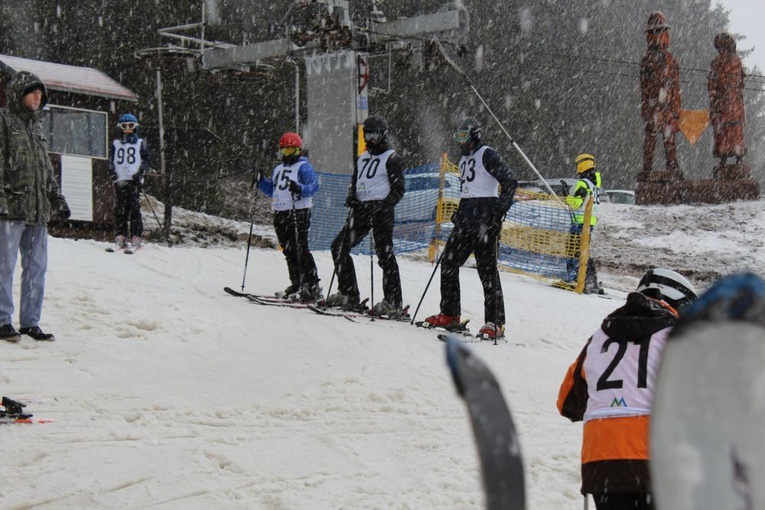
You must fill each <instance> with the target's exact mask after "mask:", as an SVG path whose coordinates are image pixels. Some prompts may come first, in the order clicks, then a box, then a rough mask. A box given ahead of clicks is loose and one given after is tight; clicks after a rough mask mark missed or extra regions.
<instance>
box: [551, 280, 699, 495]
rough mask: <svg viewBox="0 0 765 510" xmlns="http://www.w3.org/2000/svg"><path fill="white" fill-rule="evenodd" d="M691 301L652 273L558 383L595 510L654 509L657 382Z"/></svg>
mask: <svg viewBox="0 0 765 510" xmlns="http://www.w3.org/2000/svg"><path fill="white" fill-rule="evenodd" d="M696 297H697V295H696V291H695V290H694V288H693V285H692V284H691V283H690V282H689V281H688V280H687V279H686V278H684V277H683V276H682V275H680V274H678V273H676V272H675V271H670V270H668V269H658V268H657V269H651V270H650V271H648V272H647V273H646V274H645V275H643V278H642V279H641V280H640V283H639V284H638V287H637V291H636V292H632V293H630V294H629V295H628V296H627V302H626V304H625V305H624V306H622V307H621V308H619V309H617V310H615V311H613V312H612V313H611V314H610V315H608V316H607V317H606V318H605V319H604V320H603V323H602V324H601V326H600V329H598V330H597V331H596V332H595V333H594V334H593V335H592V336H591V337H590V339H589V340H588V341H587V344H586V345H585V346H584V349H582V352H581V353H580V354H579V357H578V358H577V360H576V361H575V362H574V363H573V364H572V365H571V366H570V367H569V369H568V373H567V374H566V377H565V379H564V380H563V384H561V387H560V392H559V394H558V402H557V406H558V411H559V412H560V414H561V415H563V416H565V417H566V418H568V419H570V420H571V421H574V422H576V421H582V420H584V432H583V441H582V487H581V491H582V494H585V495H586V494H592V495H593V498H594V499H595V506H596V508H598V509H599V510H620V509H638V510H640V509H642V510H646V509H652V508H653V503H652V497H651V479H650V476H649V470H648V461H649V449H648V428H649V424H650V416H651V412H652V409H653V396H654V389H655V384H656V376H657V374H658V370H659V363H660V361H661V356H662V353H663V351H664V347H665V345H666V341H667V337H668V336H669V333H670V331H671V329H672V328H673V327H674V325H675V323H676V322H677V317H678V312H679V311H680V310H681V309H683V308H685V307H686V306H688V305H689V304H690V303H691V302H692V301H693V300H694V299H696Z"/></svg>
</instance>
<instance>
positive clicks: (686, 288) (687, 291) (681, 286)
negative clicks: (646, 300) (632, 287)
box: [637, 268, 699, 310]
mask: <svg viewBox="0 0 765 510" xmlns="http://www.w3.org/2000/svg"><path fill="white" fill-rule="evenodd" d="M637 291H638V292H640V293H642V294H645V295H646V296H648V297H652V298H656V299H663V300H664V301H666V302H667V303H669V304H670V306H672V308H674V309H676V310H680V309H682V308H685V307H686V306H688V305H690V304H691V303H692V302H693V301H694V300H695V299H696V298H697V297H699V296H698V295H697V294H696V289H694V288H693V284H692V283H691V282H690V281H688V279H687V278H686V277H684V276H683V275H681V274H680V273H676V272H675V271H671V270H669V269H662V268H654V269H650V270H648V271H647V272H646V273H645V274H644V275H643V277H642V278H641V279H640V283H639V284H638V287H637Z"/></svg>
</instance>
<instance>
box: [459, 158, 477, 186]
mask: <svg viewBox="0 0 765 510" xmlns="http://www.w3.org/2000/svg"><path fill="white" fill-rule="evenodd" d="M474 179H475V158H468V159H466V160H465V161H463V162H462V164H461V165H460V181H461V182H462V183H463V184H464V183H465V181H467V182H473V180H474Z"/></svg>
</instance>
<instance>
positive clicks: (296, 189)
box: [290, 181, 303, 200]
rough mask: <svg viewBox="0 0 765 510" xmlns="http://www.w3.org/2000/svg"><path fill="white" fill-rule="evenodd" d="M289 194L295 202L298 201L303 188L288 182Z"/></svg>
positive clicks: (293, 182)
mask: <svg viewBox="0 0 765 510" xmlns="http://www.w3.org/2000/svg"><path fill="white" fill-rule="evenodd" d="M290 193H292V197H293V198H294V199H295V200H300V198H301V197H302V196H303V188H302V187H301V186H300V184H298V183H296V182H295V181H290Z"/></svg>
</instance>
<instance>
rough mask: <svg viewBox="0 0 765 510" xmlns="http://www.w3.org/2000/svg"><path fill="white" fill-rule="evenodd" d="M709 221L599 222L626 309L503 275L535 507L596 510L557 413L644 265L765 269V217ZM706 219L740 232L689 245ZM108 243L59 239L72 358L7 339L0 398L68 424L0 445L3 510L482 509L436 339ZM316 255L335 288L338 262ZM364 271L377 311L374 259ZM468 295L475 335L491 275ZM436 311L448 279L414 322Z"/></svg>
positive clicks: (28, 431)
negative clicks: (263, 302)
mask: <svg viewBox="0 0 765 510" xmlns="http://www.w3.org/2000/svg"><path fill="white" fill-rule="evenodd" d="M705 209H706V211H699V210H696V209H693V208H682V207H681V208H657V209H653V208H628V207H626V206H621V207H620V206H616V205H610V206H607V207H603V210H602V214H601V216H602V218H603V219H602V221H601V222H600V223H599V227H598V229H599V232H598V234H597V235H596V238H595V243H596V246H599V248H598V257H599V258H601V260H602V259H608V260H611V261H617V262H616V263H614V264H612V265H609V268H608V271H601V272H602V273H603V275H602V276H603V280H604V281H605V282H606V286H607V287H608V288H609V294H610V295H611V299H604V298H602V297H597V296H586V295H585V296H578V295H575V294H573V293H570V292H566V291H563V290H558V289H554V288H551V287H547V286H545V285H543V284H541V283H539V282H536V281H532V280H529V279H525V278H523V277H518V276H514V275H510V274H503V275H502V282H503V286H504V290H505V298H506V306H507V312H508V325H507V328H508V335H509V337H510V340H511V344H509V345H500V346H493V345H487V344H478V345H475V349H476V350H477V352H478V354H479V356H481V357H482V358H483V360H484V361H485V362H486V363H487V365H488V366H489V367H490V368H491V369H492V370H493V371H494V372H495V374H496V375H497V377H498V379H499V381H500V384H501V385H502V387H503V389H504V391H505V395H506V398H507V400H508V402H509V404H510V406H511V408H512V410H513V413H514V416H515V420H516V424H517V426H518V429H519V432H520V436H521V442H522V447H523V455H524V462H525V465H526V468H527V487H528V493H529V503H528V508H533V509H535V510H547V509H550V510H552V509H555V510H558V509H561V508H578V507H580V506H581V503H582V499H581V496H580V495H579V493H578V489H579V449H580V441H581V426H580V425H575V424H571V423H569V422H568V421H567V420H565V419H563V418H561V417H560V416H558V414H557V412H556V409H555V399H556V396H557V391H558V386H559V384H560V382H561V380H562V378H563V375H564V373H565V370H566V368H567V367H568V365H569V363H571V362H572V361H573V360H574V358H575V357H576V355H577V354H578V352H579V350H580V349H581V347H582V346H583V345H584V342H585V341H586V339H587V338H588V336H589V335H590V333H591V332H592V331H593V330H594V329H595V328H596V327H597V325H598V324H599V322H600V320H601V319H602V317H603V316H605V315H606V314H607V313H609V312H610V311H611V310H613V309H614V308H616V307H618V306H620V305H621V303H622V301H621V300H622V299H623V297H624V295H625V294H624V293H623V292H622V291H623V290H629V289H631V288H633V287H634V285H635V283H636V279H635V278H634V274H633V273H634V272H635V268H638V267H643V266H647V265H651V263H652V261H656V262H657V263H658V264H659V265H666V266H668V267H674V268H677V267H679V268H680V269H692V270H693V271H697V272H698V273H699V274H700V273H702V272H706V273H709V274H715V273H726V272H727V271H728V269H733V268H737V267H741V266H737V265H735V264H734V263H733V259H730V258H727V257H728V255H727V254H729V253H736V254H739V255H738V256H737V257H735V259H736V260H739V261H741V262H742V264H743V265H747V266H748V264H749V263H751V265H750V266H748V267H749V268H750V269H754V270H758V269H759V268H761V267H762V264H761V263H762V259H763V254H762V242H761V236H760V238H757V232H760V231H762V229H763V228H764V226H763V225H764V224H763V218H762V204H761V203H754V204H737V205H735V206H715V207H711V208H709V207H707V208H705ZM179 217H180V215H179ZM693 217H695V218H696V222H701V218H707V221H708V222H711V221H712V220H713V219H715V218H722V219H720V220H716V221H718V222H719V223H720V224H721V225H723V226H724V228H722V230H720V231H719V232H714V233H713V232H709V231H705V230H703V228H702V227H701V226H697V227H691V225H693V224H694V220H693V219H692V218H693ZM179 221H180V220H179ZM670 222H674V223H675V224H676V225H678V229H675V230H673V229H670V228H669V227H668V225H669V224H670ZM657 224H658V225H662V227H661V229H659V228H658V227H656V228H654V229H651V228H649V226H651V225H657ZM706 224H708V223H704V225H706ZM240 227H241V225H239V226H234V227H232V228H234V230H236V229H238V228H240ZM244 227H245V229H246V227H247V225H245V226H244ZM734 227H735V229H736V230H734ZM684 229H685V230H684ZM671 230H673V231H671ZM683 231H685V232H686V233H685V234H683V233H682V232H683ZM262 235H263V236H264V237H268V233H267V232H263V233H262ZM726 240H727V241H726ZM598 243H601V244H600V245H598ZM224 244H225V243H224ZM228 244H235V243H234V242H233V241H231V242H230V243H228ZM106 246H107V245H106V244H105V243H98V242H94V241H74V240H65V239H53V238H52V239H51V240H50V263H49V272H48V284H47V289H46V301H45V309H44V316H43V322H42V326H43V328H44V329H46V330H50V331H51V332H53V333H55V334H56V336H57V341H56V342H54V343H35V342H34V341H32V340H31V339H29V338H25V339H24V340H23V341H22V343H20V344H16V345H12V344H7V343H4V342H3V343H0V393H2V394H3V395H8V396H11V397H17V398H27V399H30V400H32V401H33V403H32V404H31V405H30V408H31V411H32V412H34V413H35V414H36V415H37V416H39V417H46V418H52V419H54V420H55V422H54V423H51V424H45V425H31V426H22V425H14V426H5V427H2V428H0V449H1V450H2V451H3V452H4V453H3V456H4V461H3V462H2V463H0V479H2V481H3V483H2V484H0V508H4V509H5V508H29V507H34V508H46V509H47V508H50V509H54V508H55V509H68V508H163V509H170V508H177V509H181V508H183V509H188V508H199V509H207V508H242V509H245V508H247V509H250V508H258V509H261V508H262V509H319V508H322V509H323V508H327V509H335V508H349V509H350V508H354V509H355V508H397V509H403V508H411V509H423V508H439V509H441V508H454V509H457V508H480V507H481V506H482V504H483V499H482V498H483V496H482V492H481V484H480V479H479V472H478V463H477V459H476V456H475V450H474V446H473V443H472V437H471V432H470V428H469V422H468V418H467V412H466V409H465V407H464V405H463V404H462V402H461V401H460V400H459V399H458V398H457V395H456V393H455V391H454V389H453V387H452V382H451V380H450V376H449V374H448V371H447V369H446V365H445V362H444V346H443V344H442V343H440V342H438V341H437V340H436V339H435V334H434V333H432V332H427V331H424V330H420V329H417V328H414V327H411V326H408V325H407V324H403V323H389V322H382V321H375V322H369V321H362V322H360V323H351V322H348V321H345V320H343V319H338V318H332V317H324V316H318V315H315V314H313V313H311V312H309V311H307V310H293V309H287V308H274V307H264V306H258V305H255V304H252V303H250V302H247V301H246V300H244V299H241V298H234V297H231V296H228V295H226V294H225V293H223V291H222V288H223V287H224V286H231V287H234V288H237V289H238V288H240V286H241V282H242V276H243V265H244V260H245V250H244V247H243V246H241V243H239V246H238V247H229V246H223V247H217V248H202V247H200V246H198V245H197V244H194V243H190V244H188V245H184V246H180V247H174V248H168V247H165V246H161V245H158V244H149V245H148V246H147V248H145V249H144V250H142V251H141V252H139V253H138V254H137V255H135V256H132V257H131V256H127V255H122V254H108V253H105V252H104V248H105V247H106ZM604 246H613V248H611V250H613V251H614V252H615V251H616V247H618V249H619V253H609V254H608V255H605V254H604V253H603V252H602V248H603V247H604ZM316 259H317V264H318V265H319V271H320V275H321V277H322V278H323V284H324V285H325V286H326V285H328V283H329V279H330V276H331V274H332V265H331V260H330V257H329V254H328V253H317V254H316ZM672 262H676V264H674V263H672ZM757 264H759V266H757ZM400 266H401V271H402V280H403V286H404V296H405V299H406V301H407V302H409V303H411V304H412V305H416V303H417V301H418V300H419V298H420V295H421V294H422V291H423V289H424V288H425V284H426V282H427V280H428V278H429V276H430V274H431V271H432V266H431V265H430V264H428V263H426V262H421V261H418V260H416V258H408V257H402V258H401V260H400ZM356 267H357V270H358V273H359V280H360V285H361V287H362V292H363V293H365V294H368V293H369V259H368V258H367V257H363V258H361V259H359V260H358V261H357V265H356ZM619 267H622V268H624V269H625V270H624V271H620V270H619ZM375 271H376V275H375V282H376V285H377V288H376V289H375V295H376V296H380V295H381V289H380V288H379V285H380V279H381V278H380V273H379V269H377V268H376V267H375ZM18 276H19V274H18V272H17V278H16V291H17V292H18V279H19V278H18ZM462 282H463V295H462V303H463V313H464V315H465V316H466V317H468V318H470V319H471V326H473V327H474V328H477V327H478V326H479V325H480V323H481V321H482V301H483V299H482V294H481V289H480V284H479V281H478V277H477V274H476V272H475V270H474V269H472V268H464V269H463V270H462ZM286 283H287V277H286V267H285V264H284V260H283V257H282V255H281V254H280V253H279V252H277V251H275V250H272V249H253V250H252V251H251V253H250V259H249V267H248V272H247V280H246V289H245V290H247V291H248V292H252V293H271V292H273V291H274V290H277V289H282V288H284V287H285V286H286ZM614 289H617V290H614ZM618 289H620V290H618ZM438 300H439V295H438V279H437V278H436V279H435V281H434V284H433V286H432V287H431V289H430V291H429V293H428V294H427V296H426V298H425V302H424V304H423V306H422V309H421V311H420V314H419V317H418V318H424V317H425V315H427V314H430V313H433V312H435V311H437V308H438ZM517 344H518V345H517Z"/></svg>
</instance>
